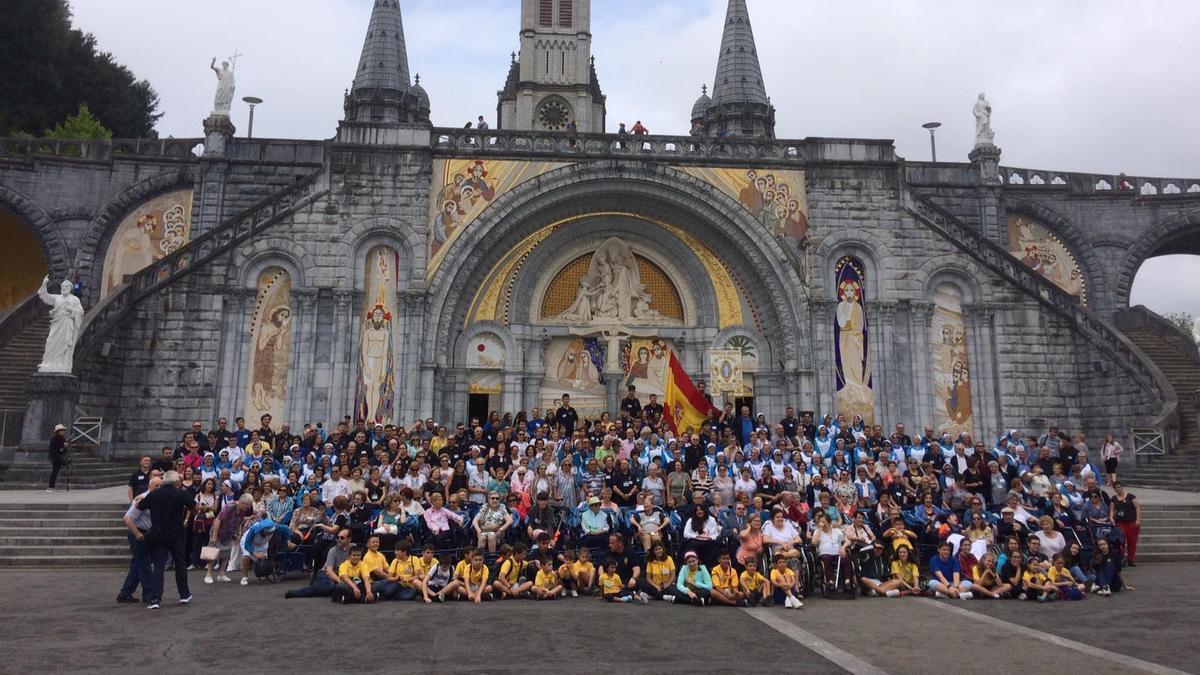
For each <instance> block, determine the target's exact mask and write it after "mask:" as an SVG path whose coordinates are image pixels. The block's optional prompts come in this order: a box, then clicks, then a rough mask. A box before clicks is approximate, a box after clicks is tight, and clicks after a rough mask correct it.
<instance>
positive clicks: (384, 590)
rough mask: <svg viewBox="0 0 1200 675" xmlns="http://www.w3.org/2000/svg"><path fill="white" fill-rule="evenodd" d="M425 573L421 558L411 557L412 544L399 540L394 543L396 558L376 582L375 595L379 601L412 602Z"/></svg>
mask: <svg viewBox="0 0 1200 675" xmlns="http://www.w3.org/2000/svg"><path fill="white" fill-rule="evenodd" d="M430 553H432V551H430ZM426 571H427V570H426V569H425V567H424V563H423V562H422V560H421V558H414V557H413V556H412V542H410V541H408V540H407V539H405V540H401V541H399V542H397V543H396V557H395V558H393V559H392V564H391V565H389V566H388V568H387V572H386V574H385V576H384V578H383V579H382V580H381V581H379V582H376V583H377V587H376V588H375V589H374V590H375V593H376V595H378V596H379V599H380V600H413V599H415V598H416V597H417V591H418V590H420V588H421V585H420V584H421V579H423V578H425V572H426Z"/></svg>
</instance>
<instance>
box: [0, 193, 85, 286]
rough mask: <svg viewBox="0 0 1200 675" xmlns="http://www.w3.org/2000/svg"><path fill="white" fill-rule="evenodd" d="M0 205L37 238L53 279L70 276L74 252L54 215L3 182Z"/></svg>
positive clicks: (47, 268)
mask: <svg viewBox="0 0 1200 675" xmlns="http://www.w3.org/2000/svg"><path fill="white" fill-rule="evenodd" d="M0 207H3V208H4V209H5V210H6V211H9V212H10V213H12V214H13V215H14V216H16V218H17V220H18V221H20V222H21V223H22V224H23V225H25V227H27V228H29V232H30V233H31V234H33V236H34V237H35V238H37V240H38V244H39V245H41V248H42V255H43V256H45V258H46V270H47V272H48V273H49V275H50V278H51V279H52V280H56V279H68V278H70V277H71V252H70V249H69V248H68V247H67V242H66V240H65V239H63V236H62V233H61V232H60V231H59V228H58V226H57V225H56V224H55V222H54V218H52V217H51V216H50V214H49V213H47V212H46V211H45V210H44V209H42V208H41V207H40V206H38V205H37V203H36V202H34V201H33V200H32V199H30V198H29V197H27V196H25V195H24V194H21V193H20V192H17V191H16V190H13V189H11V188H8V187H5V186H3V185H0Z"/></svg>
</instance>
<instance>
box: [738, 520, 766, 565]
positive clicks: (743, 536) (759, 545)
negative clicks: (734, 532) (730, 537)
mask: <svg viewBox="0 0 1200 675" xmlns="http://www.w3.org/2000/svg"><path fill="white" fill-rule="evenodd" d="M738 539H740V540H741V542H742V545H741V546H739V547H738V550H737V560H738V562H739V563H740V564H742V565H743V566H745V565H746V563H747V561H749V560H750V559H752V558H757V557H758V555H759V554H761V553H762V550H763V534H762V516H761V515H759V514H758V513H757V512H756V513H754V514H751V516H750V519H749V520H747V521H746V529H744V530H742V531H741V532H739V533H738Z"/></svg>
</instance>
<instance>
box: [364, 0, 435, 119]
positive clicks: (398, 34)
mask: <svg viewBox="0 0 1200 675" xmlns="http://www.w3.org/2000/svg"><path fill="white" fill-rule="evenodd" d="M423 91H424V90H423V89H419V88H418V89H417V90H416V91H414V87H413V86H412V80H411V77H410V74H409V70H408V50H407V48H406V47H405V43H404V20H403V18H402V17H401V14H400V0H375V6H374V8H373V9H372V10H371V22H370V24H368V26H367V35H366V38H365V39H364V40H363V49H362V56H361V57H360V58H359V60H358V70H357V71H356V72H355V74H354V85H353V86H352V87H351V88H350V94H349V96H347V98H346V120H347V121H350V122H370V123H378V124H412V123H426V124H427V123H428V122H429V103H428V97H424V100H422V96H421V95H420V94H421V93H422V92H423Z"/></svg>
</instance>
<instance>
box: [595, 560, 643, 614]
mask: <svg viewBox="0 0 1200 675" xmlns="http://www.w3.org/2000/svg"><path fill="white" fill-rule="evenodd" d="M599 584H600V598H601V599H602V600H604V601H605V602H633V591H631V590H629V589H628V588H625V583H624V582H622V581H621V575H620V574H617V561H616V560H615V559H613V558H609V559H608V560H607V561H606V562H605V563H604V571H602V572H601V573H600V580H599ZM640 599H641V601H642V602H643V603H646V602H648V601H649V598H648V597H647V596H645V594H642V597H641V598H640Z"/></svg>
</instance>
